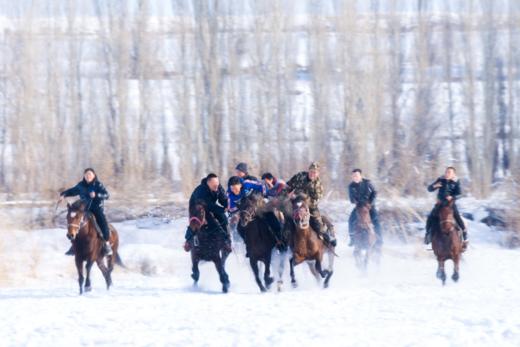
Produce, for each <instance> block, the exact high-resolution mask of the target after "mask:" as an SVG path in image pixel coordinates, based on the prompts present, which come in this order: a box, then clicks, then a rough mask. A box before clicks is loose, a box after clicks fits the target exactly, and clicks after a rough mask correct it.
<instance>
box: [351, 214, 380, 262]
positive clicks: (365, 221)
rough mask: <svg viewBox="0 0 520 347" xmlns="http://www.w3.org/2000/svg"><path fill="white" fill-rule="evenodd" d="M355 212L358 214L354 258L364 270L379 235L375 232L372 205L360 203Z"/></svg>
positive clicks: (353, 237)
mask: <svg viewBox="0 0 520 347" xmlns="http://www.w3.org/2000/svg"><path fill="white" fill-rule="evenodd" d="M354 213H356V214H357V216H356V217H357V218H356V223H355V225H354V230H353V234H352V239H353V243H354V258H355V260H356V266H357V267H358V268H359V269H360V270H363V271H364V270H366V268H367V265H368V260H369V258H370V256H371V254H372V252H373V251H374V248H375V247H374V246H375V244H376V243H377V235H376V233H375V232H374V225H373V224H372V220H371V219H370V205H368V204H358V205H357V206H356V209H355V212H354Z"/></svg>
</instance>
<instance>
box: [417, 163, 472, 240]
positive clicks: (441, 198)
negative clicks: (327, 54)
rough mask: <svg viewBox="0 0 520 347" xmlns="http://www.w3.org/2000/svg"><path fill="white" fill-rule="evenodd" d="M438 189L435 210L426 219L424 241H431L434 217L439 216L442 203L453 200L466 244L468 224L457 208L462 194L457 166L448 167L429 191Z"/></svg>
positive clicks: (454, 214)
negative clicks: (457, 201) (458, 199)
mask: <svg viewBox="0 0 520 347" xmlns="http://www.w3.org/2000/svg"><path fill="white" fill-rule="evenodd" d="M437 189H438V190H439V191H438V192H437V203H436V204H435V206H434V207H433V210H432V212H431V213H430V215H429V216H428V219H427V221H426V235H425V236H424V243H425V244H429V243H430V242H431V236H432V232H431V228H432V225H433V222H434V218H437V216H438V214H439V209H440V207H441V206H442V204H444V203H447V202H449V201H451V200H453V217H454V218H455V221H456V222H457V224H458V225H459V228H460V230H462V237H463V239H464V243H465V246H466V244H467V239H468V233H467V230H466V225H465V224H464V221H463V220H462V218H461V216H460V213H459V209H458V208H457V204H456V203H455V202H456V200H457V198H459V197H460V196H461V194H462V192H461V189H460V183H459V180H458V179H457V177H456V171H455V168H453V167H451V166H450V167H448V168H447V169H446V172H445V173H444V176H441V177H439V178H437V179H436V180H435V182H433V183H432V184H430V185H429V186H428V191H429V192H434V191H435V190H437Z"/></svg>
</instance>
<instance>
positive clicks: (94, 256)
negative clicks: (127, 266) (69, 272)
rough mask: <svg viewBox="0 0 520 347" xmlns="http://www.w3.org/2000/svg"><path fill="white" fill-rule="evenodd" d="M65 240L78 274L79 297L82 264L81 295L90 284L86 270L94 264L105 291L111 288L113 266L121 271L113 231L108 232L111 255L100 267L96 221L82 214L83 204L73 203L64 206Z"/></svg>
mask: <svg viewBox="0 0 520 347" xmlns="http://www.w3.org/2000/svg"><path fill="white" fill-rule="evenodd" d="M67 209H68V212H67V238H69V239H70V240H71V241H72V247H73V249H74V257H75V261H76V268H77V270H78V283H79V294H80V295H81V294H83V281H84V279H85V278H84V277H83V263H85V262H86V270H87V277H86V281H85V292H89V291H91V290H92V287H91V284H90V270H91V269H92V265H93V264H94V262H95V263H96V264H97V266H98V267H99V269H100V270H101V273H102V274H103V277H104V278H105V282H106V285H107V290H108V289H109V288H110V286H111V285H112V276H111V274H112V270H113V269H114V263H115V264H118V265H120V266H122V267H124V265H123V263H122V261H121V258H120V257H119V254H118V252H117V248H118V246H119V236H118V234H117V231H116V229H115V228H114V227H113V226H112V225H109V228H110V240H109V242H110V245H111V246H112V255H110V256H107V257H106V258H107V265H105V263H104V254H103V243H104V242H105V241H104V240H103V237H102V236H101V235H100V232H98V229H97V226H96V218H95V217H94V215H92V214H91V213H89V212H87V211H86V204H85V203H84V202H83V201H76V202H75V203H74V204H72V205H70V204H67Z"/></svg>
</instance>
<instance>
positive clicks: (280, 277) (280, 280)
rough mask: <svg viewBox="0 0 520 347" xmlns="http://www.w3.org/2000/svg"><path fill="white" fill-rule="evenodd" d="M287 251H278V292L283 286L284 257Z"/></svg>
mask: <svg viewBox="0 0 520 347" xmlns="http://www.w3.org/2000/svg"><path fill="white" fill-rule="evenodd" d="M286 255H287V252H283V253H280V258H279V262H280V263H279V264H278V281H277V289H278V291H279V292H281V291H282V287H283V273H284V270H285V258H286Z"/></svg>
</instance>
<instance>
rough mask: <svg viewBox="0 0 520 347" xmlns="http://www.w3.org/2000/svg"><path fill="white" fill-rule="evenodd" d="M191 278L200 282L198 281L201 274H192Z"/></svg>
mask: <svg viewBox="0 0 520 347" xmlns="http://www.w3.org/2000/svg"><path fill="white" fill-rule="evenodd" d="M191 278H192V279H193V280H194V281H195V282H198V281H199V276H198V275H195V274H191Z"/></svg>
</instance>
